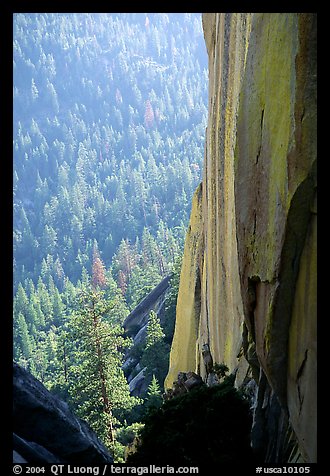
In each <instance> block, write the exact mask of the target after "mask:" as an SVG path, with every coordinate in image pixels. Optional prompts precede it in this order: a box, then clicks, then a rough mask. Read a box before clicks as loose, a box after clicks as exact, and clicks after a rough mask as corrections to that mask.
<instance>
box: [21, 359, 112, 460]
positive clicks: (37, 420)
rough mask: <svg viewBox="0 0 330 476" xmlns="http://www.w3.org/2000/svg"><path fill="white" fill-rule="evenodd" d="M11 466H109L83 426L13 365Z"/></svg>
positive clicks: (101, 448) (92, 435) (107, 457)
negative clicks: (49, 464) (22, 462)
mask: <svg viewBox="0 0 330 476" xmlns="http://www.w3.org/2000/svg"><path fill="white" fill-rule="evenodd" d="M13 405H14V412H13V414H14V423H13V431H14V442H13V449H14V462H17V463H19V462H20V461H22V459H24V460H26V461H27V462H28V463H42V462H44V463H79V464H81V465H84V464H85V465H87V464H102V463H112V462H113V459H112V456H111V455H110V454H109V453H108V452H107V450H106V448H105V447H104V446H103V445H102V443H101V442H100V441H99V440H98V438H97V437H96V435H95V433H94V432H93V431H92V430H91V429H90V427H89V426H88V425H87V423H86V422H84V421H83V420H80V419H79V418H77V417H76V416H74V415H73V413H72V412H71V411H70V410H69V408H68V405H67V404H66V403H65V402H64V401H62V400H60V399H58V398H56V397H55V396H54V395H52V394H51V393H50V392H49V391H48V390H47V389H46V388H45V387H44V386H43V385H42V383H41V382H39V381H38V380H37V379H36V378H34V377H33V376H32V375H31V374H30V373H29V372H27V371H26V370H24V369H22V368H21V367H20V366H19V365H17V364H16V363H14V374H13Z"/></svg>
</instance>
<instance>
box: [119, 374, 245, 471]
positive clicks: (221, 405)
mask: <svg viewBox="0 0 330 476" xmlns="http://www.w3.org/2000/svg"><path fill="white" fill-rule="evenodd" d="M251 424H252V415H251V414H250V410H249V405H248V403H247V402H246V401H245V400H243V399H242V398H241V396H240V395H239V393H238V392H237V390H236V389H235V388H234V387H233V383H232V381H231V380H227V381H225V382H224V383H222V384H219V385H216V386H214V387H207V386H206V385H205V386H202V387H200V388H198V389H194V390H191V391H190V392H188V393H186V394H184V395H181V396H178V397H175V398H173V399H172V400H169V401H167V402H165V403H164V404H163V405H162V407H161V408H159V409H158V410H157V411H153V412H151V413H149V414H148V415H147V416H146V418H145V426H144V428H143V429H142V431H141V440H142V443H141V445H140V446H139V448H138V451H137V452H136V453H135V454H132V455H130V456H129V457H128V460H127V464H134V465H135V464H136V465H145V464H147V463H150V461H152V462H154V463H155V464H159V465H166V464H174V465H197V466H200V467H203V466H206V465H210V466H211V467H212V466H213V467H214V465H219V464H221V463H231V464H233V463H237V462H238V461H244V462H247V463H248V462H253V461H254V457H253V454H252V450H251V448H250V438H249V434H250V429H251Z"/></svg>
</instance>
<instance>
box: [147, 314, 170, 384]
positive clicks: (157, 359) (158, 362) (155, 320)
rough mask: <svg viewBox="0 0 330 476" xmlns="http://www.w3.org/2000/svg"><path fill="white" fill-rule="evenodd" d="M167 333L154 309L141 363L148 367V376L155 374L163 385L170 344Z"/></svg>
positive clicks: (149, 321) (149, 322)
mask: <svg viewBox="0 0 330 476" xmlns="http://www.w3.org/2000/svg"><path fill="white" fill-rule="evenodd" d="M164 338H165V334H164V332H163V329H162V326H161V324H160V319H159V317H158V316H157V314H156V313H155V312H154V311H151V312H150V314H149V320H148V325H147V337H146V345H145V350H144V352H143V355H142V358H141V363H142V365H143V366H144V367H147V370H146V377H147V378H149V379H151V377H152V375H153V374H154V375H155V377H156V378H157V380H158V381H159V382H160V384H161V386H162V387H163V384H164V379H165V377H166V373H167V370H168V354H169V345H168V344H166V342H165V340H164Z"/></svg>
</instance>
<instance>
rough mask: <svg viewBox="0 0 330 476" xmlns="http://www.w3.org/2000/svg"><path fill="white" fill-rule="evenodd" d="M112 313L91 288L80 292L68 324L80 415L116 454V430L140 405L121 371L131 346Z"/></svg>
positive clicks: (71, 386)
mask: <svg viewBox="0 0 330 476" xmlns="http://www.w3.org/2000/svg"><path fill="white" fill-rule="evenodd" d="M112 312H114V308H113V304H112V303H111V302H107V301H106V300H105V299H104V291H101V290H95V289H93V288H89V289H85V290H83V291H82V292H81V294H80V296H79V308H78V309H77V310H76V311H75V312H73V313H72V315H71V318H70V324H69V329H70V331H69V332H70V338H71V340H72V341H73V342H74V346H73V348H75V350H74V355H73V357H72V358H73V361H74V362H75V365H73V366H71V368H70V376H69V393H70V395H71V399H72V401H73V402H74V405H75V407H76V411H77V413H78V414H79V415H80V416H81V417H82V418H84V419H86V420H87V421H88V422H89V423H90V425H91V427H92V428H93V429H94V430H95V431H96V433H97V434H98V436H99V437H100V438H101V439H102V440H103V442H104V443H105V444H106V446H108V447H109V449H112V450H114V449H115V447H116V445H115V440H116V428H117V427H119V426H120V422H121V421H122V419H123V418H124V417H125V413H127V411H128V410H131V409H132V408H133V407H134V405H136V404H137V403H138V401H137V400H136V399H134V398H133V397H130V393H129V387H128V384H127V381H126V379H125V377H124V374H123V371H122V369H121V364H122V358H123V349H124V348H125V347H127V345H129V342H128V341H127V339H125V338H123V336H122V331H121V329H120V327H119V326H116V325H110V324H109V322H108V321H109V314H111V313H112Z"/></svg>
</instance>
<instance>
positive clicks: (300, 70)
mask: <svg viewBox="0 0 330 476" xmlns="http://www.w3.org/2000/svg"><path fill="white" fill-rule="evenodd" d="M203 27H204V35H205V41H206V45H207V50H208V56H209V116H208V127H207V134H206V151H205V163H204V176H203V182H202V185H201V186H200V187H199V188H198V190H197V192H196V194H195V197H194V199H193V206H192V215H191V222H190V227H189V230H188V234H187V238H186V245H185V252H184V260H183V266H182V272H181V279H180V289H179V298H178V305H177V319H176V328H175V335H174V339H173V344H172V350H171V358H170V370H169V374H168V376H167V379H166V386H167V387H168V388H169V387H171V385H172V384H173V381H174V380H175V379H176V377H177V374H178V372H179V371H184V372H186V371H189V370H192V371H195V372H197V373H199V374H200V375H202V376H203V377H204V378H205V375H206V370H205V365H204V362H203V358H202V353H201V351H202V347H203V345H204V344H208V345H209V348H210V351H211V354H212V357H213V361H214V363H222V362H223V363H225V364H226V365H227V366H228V367H229V369H230V371H234V370H235V369H238V374H237V375H240V379H241V381H240V383H242V382H243V380H244V377H245V376H246V375H248V374H250V375H251V374H252V375H253V377H254V378H255V380H256V381H257V383H258V384H259V399H258V398H257V399H256V408H255V421H254V432H253V435H255V437H256V442H255V446H256V447H258V442H257V440H258V438H259V440H260V441H261V440H262V439H263V440H264V443H263V445H264V447H263V448H262V451H263V452H264V455H265V459H266V460H267V461H286V460H290V459H291V460H293V459H295V460H299V461H306V462H315V461H316V15H314V14H307V13H306V14H305V13H299V14H298V13H279V14H277V13H253V14H249V13H232V14H230V13H226V14H224V13H223V14H220V13H217V14H215V13H207V14H203ZM246 359H247V360H248V362H249V364H250V370H249V368H248V367H247V363H246ZM260 382H262V385H261V387H262V388H261V387H260ZM261 395H263V396H262V398H261ZM275 415H276V418H277V423H278V425H279V426H278V427H276V428H275V426H274V425H275V424H274V423H272V422H274V421H275ZM275 433H276V435H277V436H276V437H275V436H274V434H275ZM285 435H286V436H285ZM288 435H289V436H288ZM267 439H268V440H267ZM284 440H285V441H284Z"/></svg>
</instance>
